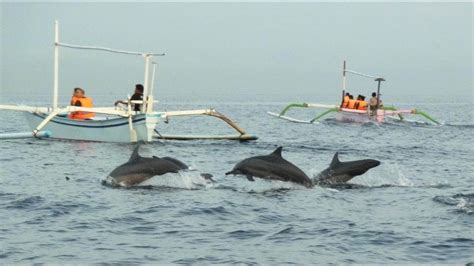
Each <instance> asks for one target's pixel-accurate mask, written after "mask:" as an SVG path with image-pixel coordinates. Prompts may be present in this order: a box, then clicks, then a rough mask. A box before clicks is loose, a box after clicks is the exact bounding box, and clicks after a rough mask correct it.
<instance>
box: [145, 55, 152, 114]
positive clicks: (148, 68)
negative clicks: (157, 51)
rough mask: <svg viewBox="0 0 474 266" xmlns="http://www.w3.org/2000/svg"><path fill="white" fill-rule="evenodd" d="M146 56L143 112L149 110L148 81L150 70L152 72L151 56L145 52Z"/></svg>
mask: <svg viewBox="0 0 474 266" xmlns="http://www.w3.org/2000/svg"><path fill="white" fill-rule="evenodd" d="M143 56H144V57H145V78H144V81H143V87H144V89H143V112H146V111H147V105H148V96H149V95H148V81H149V72H150V57H151V55H149V54H144V55H143Z"/></svg>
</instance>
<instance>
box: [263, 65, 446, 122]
mask: <svg viewBox="0 0 474 266" xmlns="http://www.w3.org/2000/svg"><path fill="white" fill-rule="evenodd" d="M346 73H350V74H354V75H357V76H362V77H366V78H371V79H374V81H376V82H377V83H378V84H377V102H378V105H377V107H376V108H375V109H372V110H371V109H370V106H369V107H368V108H367V110H355V109H348V108H342V104H341V105H328V104H318V103H291V104H289V105H287V106H286V107H285V108H283V110H282V111H281V112H280V113H273V112H267V113H268V114H269V115H271V116H275V117H278V118H281V119H284V120H288V121H291V122H296V123H318V122H320V121H321V119H323V118H324V117H326V116H327V115H329V114H331V113H334V114H335V118H336V120H337V121H342V122H354V123H368V122H377V123H383V122H385V121H386V120H387V119H396V120H404V119H405V115H421V116H422V117H424V118H426V119H427V120H429V121H431V122H432V123H434V124H436V125H439V124H440V123H439V122H438V121H437V120H435V119H434V118H432V117H431V116H429V115H428V114H427V113H425V112H422V111H420V110H417V109H397V108H395V107H385V106H379V103H380V85H381V83H382V82H383V81H385V79H384V78H382V77H376V76H372V75H367V74H364V73H360V72H357V71H353V70H349V69H347V68H346V61H344V63H343V70H342V98H343V100H344V95H345V92H346ZM292 108H320V109H326V111H324V112H322V113H320V114H318V115H316V116H315V117H314V118H313V119H311V120H302V119H297V118H293V117H289V116H286V113H287V111H288V110H290V109H292Z"/></svg>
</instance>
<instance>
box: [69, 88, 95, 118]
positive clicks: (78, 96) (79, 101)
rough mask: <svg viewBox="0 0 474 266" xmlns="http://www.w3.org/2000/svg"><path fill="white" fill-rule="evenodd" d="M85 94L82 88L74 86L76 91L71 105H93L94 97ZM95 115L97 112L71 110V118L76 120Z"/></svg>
mask: <svg viewBox="0 0 474 266" xmlns="http://www.w3.org/2000/svg"><path fill="white" fill-rule="evenodd" d="M84 95H85V92H84V90H83V89H81V88H74V93H73V96H72V98H71V105H72V106H80V107H93V106H94V105H93V103H92V99H91V98H88V97H86V96H84ZM93 117H95V113H91V112H83V111H76V112H71V113H70V114H69V119H74V120H86V119H91V118H93Z"/></svg>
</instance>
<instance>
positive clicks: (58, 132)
mask: <svg viewBox="0 0 474 266" xmlns="http://www.w3.org/2000/svg"><path fill="white" fill-rule="evenodd" d="M25 114H26V119H27V121H28V124H29V126H30V129H31V130H34V129H36V127H37V126H38V125H39V124H40V123H41V122H42V121H43V120H44V119H45V118H46V117H47V115H48V114H42V113H31V112H26V113H25ZM132 121H133V123H132V124H133V131H132V133H131V131H130V125H129V119H128V118H127V117H118V118H115V117H114V118H110V119H103V120H72V119H69V118H67V117H59V116H56V117H54V118H53V119H51V121H50V122H49V123H48V124H46V126H45V127H44V128H43V129H42V130H44V131H49V132H50V138H54V139H69V140H83V141H101V142H124V143H127V142H128V143H129V142H136V141H152V140H153V134H154V129H155V127H156V124H157V123H158V117H156V116H153V115H146V114H138V115H134V116H133V117H132Z"/></svg>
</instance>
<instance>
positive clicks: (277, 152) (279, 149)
mask: <svg viewBox="0 0 474 266" xmlns="http://www.w3.org/2000/svg"><path fill="white" fill-rule="evenodd" d="M282 149H283V147H282V146H280V147H278V148H276V150H274V151H273V152H272V153H271V155H275V156H278V157H281V150H282Z"/></svg>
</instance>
